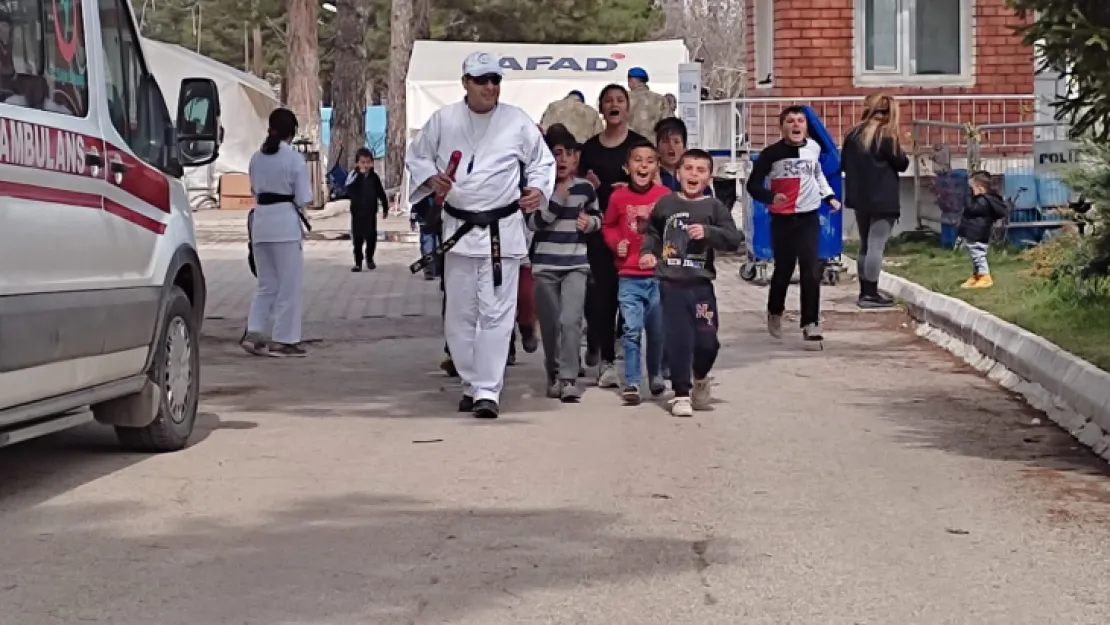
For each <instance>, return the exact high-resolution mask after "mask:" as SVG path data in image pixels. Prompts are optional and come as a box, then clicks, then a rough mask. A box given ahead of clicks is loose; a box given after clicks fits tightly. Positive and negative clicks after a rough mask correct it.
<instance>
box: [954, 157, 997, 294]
mask: <svg viewBox="0 0 1110 625" xmlns="http://www.w3.org/2000/svg"><path fill="white" fill-rule="evenodd" d="M970 183H971V196H970V197H969V198H968V199H967V204H966V205H965V206H964V212H963V215H961V216H960V227H959V230H957V231H956V234H958V235H959V236H960V238H962V239H963V243H964V247H966V248H967V253H968V256H970V257H971V267H972V272H973V273H972V274H971V277H970V278H968V279H967V281H965V282H964V283H963V284H961V285H960V286H961V287H963V288H965V289H985V288H988V287H991V286H994V278H992V277H991V269H990V265H988V264H987V250H989V249H990V241H991V228H992V227H993V226H994V222H996V221H998V220H999V219H1004V218H1005V217H1006V215H1007V214H1008V213H1009V210H1008V208H1007V207H1006V202H1005V200H1003V199H1002V196H1000V195H998V193H997V192H995V191H994V190H993V189H992V188H991V175H990V172H987V171H977V172H974V173H972V174H971V180H970Z"/></svg>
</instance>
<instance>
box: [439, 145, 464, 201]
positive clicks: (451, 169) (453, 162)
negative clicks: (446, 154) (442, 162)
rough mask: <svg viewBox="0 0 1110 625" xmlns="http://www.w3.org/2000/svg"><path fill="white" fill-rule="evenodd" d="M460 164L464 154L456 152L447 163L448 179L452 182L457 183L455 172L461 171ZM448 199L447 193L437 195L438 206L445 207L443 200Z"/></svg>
mask: <svg viewBox="0 0 1110 625" xmlns="http://www.w3.org/2000/svg"><path fill="white" fill-rule="evenodd" d="M460 162H462V152H460V151H458V150H455V151H454V152H452V153H451V159H450V160H448V161H447V177H448V178H450V179H451V181H452V182H454V181H455V172H457V171H458V170H459V163H460ZM446 197H447V194H446V193H436V206H443V200H444V198H446Z"/></svg>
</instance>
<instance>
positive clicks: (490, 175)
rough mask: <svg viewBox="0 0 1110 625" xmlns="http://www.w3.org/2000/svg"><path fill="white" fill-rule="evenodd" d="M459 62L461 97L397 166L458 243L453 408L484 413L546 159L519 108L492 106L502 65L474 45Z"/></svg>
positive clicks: (450, 297)
mask: <svg viewBox="0 0 1110 625" xmlns="http://www.w3.org/2000/svg"><path fill="white" fill-rule="evenodd" d="M462 69H463V72H462V73H463V77H462V84H463V87H464V89H465V90H466V99H464V100H463V101H462V102H459V103H456V104H451V105H448V106H445V107H443V108H441V109H439V110H438V111H436V112H435V113H433V114H432V117H431V118H430V119H429V120H428V122H427V123H426V124H425V125H424V128H422V129H421V131H420V134H419V135H417V137H416V139H415V140H414V141H413V142H412V144H411V145H410V146H409V149H408V153H407V154H406V158H405V167H406V169H408V172H409V176H410V178H411V179H412V187H411V189H410V196H409V202H410V203H411V204H415V203H417V202H419V201H421V200H422V199H424V198H425V197H427V196H428V195H429V194H431V193H439V194H444V195H445V199H446V202H445V204H444V209H443V237H444V244H445V245H446V244H448V243H449V242H451V241H452V239H455V240H457V244H456V245H454V247H452V248H451V249H450V250H449V251H448V252H447V253H446V256H445V258H444V286H445V290H446V293H447V310H446V314H445V317H444V323H443V325H444V332H445V334H446V335H447V344H448V346H449V348H450V351H451V357H452V359H453V360H454V363H455V367H456V368H457V369H458V372H459V377H460V378H461V379H462V383H463V397H462V399H461V400H460V401H459V410H460V411H461V412H470V413H472V414H473V415H474V416H475V417H478V418H482V419H492V418H496V417H497V416H498V414H499V413H500V404H499V402H500V400H501V389H502V387H503V386H504V384H505V361H506V359H507V358H508V355H509V341H510V340H511V337H512V332H513V325H514V321H515V317H516V304H517V288H518V279H519V275H520V265H521V260H522V259H523V258H524V257H525V256H527V254H528V243H527V241H526V240H525V236H524V232H525V229H524V217H523V216H522V215H521V212H520V211H521V209H523V210H525V211H533V210H536V209H537V208H540V207H541V206H542V205H544V203H545V202H546V201H547V199H548V198H550V197H551V192H552V190H553V189H554V187H555V158H554V157H553V156H551V151H550V150H548V149H547V145H546V144H545V143H544V140H543V136H542V135H541V134H540V131H539V129H537V128H536V126H535V122H533V121H532V119H531V118H530V117H529V116H528V114H527V113H525V112H524V111H523V110H521V109H520V108H518V107H515V106H512V105H508V104H503V103H501V104H499V103H498V98H499V97H500V94H501V78H502V76H503V74H504V71H503V70H502V69H501V64H500V62H499V60H498V58H497V57H496V56H493V55H491V54H488V53H485V52H475V53H473V54H471V55H470V56H468V57H466V60H464V61H463V68H462ZM454 152H459V153H460V158H461V160H459V161H458V162H459V167H458V170H457V171H456V173H455V179H454V180H452V179H451V178H450V177H449V176H447V175H446V174H445V173H444V172H445V171H446V170H447V166H448V163H449V162H450V161H451V157H452V153H454ZM522 166H523V167H522ZM522 176H523V177H524V179H525V181H524V183H523V184H521V182H520V179H521V177H522ZM522 187H523V188H524V190H523V191H521V188H522ZM475 224H482V225H475ZM495 224H496V228H497V229H498V231H499V234H500V248H499V250H498V251H499V256H500V259H499V260H500V263H499V264H498V263H495V262H494V261H495V260H498V259H497V258H495V256H494V252H493V246H492V238H491V230H493V228H494V225H495ZM466 229H469V232H466V234H464V235H462V236H461V238H460V237H458V232H460V231H465V230H466Z"/></svg>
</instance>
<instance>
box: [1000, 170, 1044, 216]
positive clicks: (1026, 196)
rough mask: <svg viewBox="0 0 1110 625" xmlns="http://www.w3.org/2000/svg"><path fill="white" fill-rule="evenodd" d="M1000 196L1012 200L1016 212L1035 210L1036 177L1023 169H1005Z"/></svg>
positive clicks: (1036, 194)
mask: <svg viewBox="0 0 1110 625" xmlns="http://www.w3.org/2000/svg"><path fill="white" fill-rule="evenodd" d="M1021 189H1025V190H1024V191H1022V190H1021ZM1002 194H1003V195H1004V196H1006V197H1007V198H1013V200H1014V208H1016V209H1018V210H1029V209H1031V208H1037V196H1038V195H1039V193H1038V191H1037V177H1036V176H1035V175H1033V174H1031V173H1028V172H1027V171H1026V170H1023V169H1016V168H1011V169H1007V170H1006V172H1005V174H1004V175H1003V178H1002Z"/></svg>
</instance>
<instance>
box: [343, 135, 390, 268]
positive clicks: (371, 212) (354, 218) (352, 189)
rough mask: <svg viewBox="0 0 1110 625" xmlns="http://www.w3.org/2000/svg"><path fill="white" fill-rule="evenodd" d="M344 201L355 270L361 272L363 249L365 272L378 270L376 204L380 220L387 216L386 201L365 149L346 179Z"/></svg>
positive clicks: (387, 207) (387, 201)
mask: <svg viewBox="0 0 1110 625" xmlns="http://www.w3.org/2000/svg"><path fill="white" fill-rule="evenodd" d="M347 197H348V198H349V199H350V201H351V242H352V243H353V244H354V248H355V266H354V267H351V271H354V272H359V271H362V261H363V252H362V250H363V246H365V247H366V268H367V269H377V267H378V266H377V265H375V264H374V249H375V248H376V247H377V245H378V204H379V203H380V204H381V205H382V217H383V218H385V217H386V216H388V215H389V197H388V196H386V194H385V187H384V186H383V185H382V180H381V178H379V177H378V174H376V173H374V155H373V154H371V153H370V150H367V149H366V148H360V149H359V151H358V152H356V153H355V170H354V171H352V172H351V173H350V174H349V175H348V176H347Z"/></svg>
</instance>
